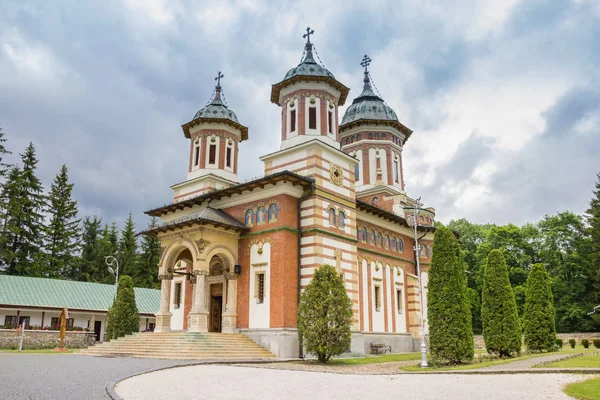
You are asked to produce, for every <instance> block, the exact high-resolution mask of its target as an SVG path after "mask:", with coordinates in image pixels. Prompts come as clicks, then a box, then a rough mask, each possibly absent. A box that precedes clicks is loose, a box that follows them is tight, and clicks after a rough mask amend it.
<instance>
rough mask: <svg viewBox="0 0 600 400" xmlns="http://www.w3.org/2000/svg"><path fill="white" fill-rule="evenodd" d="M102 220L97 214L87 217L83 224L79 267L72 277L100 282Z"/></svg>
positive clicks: (72, 273)
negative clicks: (99, 260) (99, 264)
mask: <svg viewBox="0 0 600 400" xmlns="http://www.w3.org/2000/svg"><path fill="white" fill-rule="evenodd" d="M101 223H102V220H101V219H100V218H98V217H97V216H93V217H91V218H90V217H85V218H84V219H83V224H82V234H81V256H80V257H79V262H78V268H77V270H76V271H72V272H71V276H70V278H71V279H77V280H80V281H85V282H98V279H97V277H98V258H99V254H98V253H99V240H100V238H99V235H100V225H101Z"/></svg>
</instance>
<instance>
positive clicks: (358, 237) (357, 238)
mask: <svg viewBox="0 0 600 400" xmlns="http://www.w3.org/2000/svg"><path fill="white" fill-rule="evenodd" d="M359 239H360V230H359V229H358V226H357V227H356V240H359Z"/></svg>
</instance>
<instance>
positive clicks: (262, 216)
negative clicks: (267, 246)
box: [256, 206, 267, 225]
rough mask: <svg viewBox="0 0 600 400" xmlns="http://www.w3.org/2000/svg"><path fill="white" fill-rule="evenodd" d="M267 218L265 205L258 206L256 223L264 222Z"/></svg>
mask: <svg viewBox="0 0 600 400" xmlns="http://www.w3.org/2000/svg"><path fill="white" fill-rule="evenodd" d="M266 220H267V212H266V211H265V208H264V207H262V206H261V207H258V210H256V225H258V224H264V223H265V222H266Z"/></svg>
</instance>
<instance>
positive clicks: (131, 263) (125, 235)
mask: <svg viewBox="0 0 600 400" xmlns="http://www.w3.org/2000/svg"><path fill="white" fill-rule="evenodd" d="M137 247H138V243H137V237H136V236H135V224H134V223H133V215H132V214H131V211H130V212H129V217H128V218H127V221H125V226H123V229H122V230H121V236H120V237H119V254H118V257H117V258H118V260H119V271H120V272H122V273H124V274H127V275H129V276H131V279H133V283H134V285H135V286H137V284H138V283H139V280H140V271H139V262H138V254H137Z"/></svg>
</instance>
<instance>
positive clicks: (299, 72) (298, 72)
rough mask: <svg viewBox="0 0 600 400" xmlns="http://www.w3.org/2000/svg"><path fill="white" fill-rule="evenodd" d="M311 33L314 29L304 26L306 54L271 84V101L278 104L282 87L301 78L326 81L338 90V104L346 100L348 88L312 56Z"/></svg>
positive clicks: (301, 79)
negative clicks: (278, 80) (280, 78)
mask: <svg viewBox="0 0 600 400" xmlns="http://www.w3.org/2000/svg"><path fill="white" fill-rule="evenodd" d="M313 33H314V31H313V30H312V29H310V28H306V33H305V34H304V35H303V36H302V37H304V38H306V45H305V47H304V51H305V53H306V54H305V56H304V58H303V59H302V61H301V62H300V64H298V66H296V67H294V68H292V69H290V70H289V71H288V72H287V74H285V77H284V78H283V80H282V81H281V82H279V83H276V84H275V85H273V89H272V91H271V102H272V103H275V104H279V93H280V92H281V89H282V88H283V87H285V86H287V85H291V84H293V83H295V82H299V81H303V80H309V81H316V82H321V81H322V82H327V83H329V84H330V85H332V86H333V87H335V88H336V89H337V90H339V91H340V93H341V95H340V100H339V105H343V104H344V102H345V101H346V98H347V97H348V92H349V91H350V89H349V88H347V87H346V86H344V85H343V84H341V83H340V82H338V81H337V80H336V79H335V76H333V74H332V73H331V72H329V70H328V69H327V68H325V67H324V66H323V65H321V64H319V63H317V62H316V61H315V58H314V56H313V44H312V43H311V41H310V35H312V34H313Z"/></svg>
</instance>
